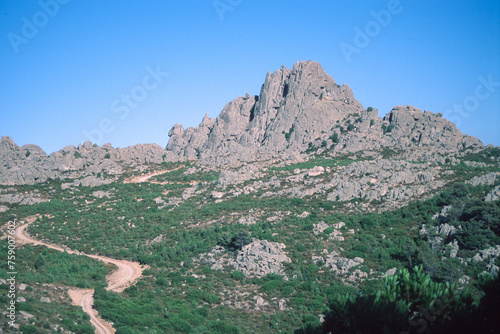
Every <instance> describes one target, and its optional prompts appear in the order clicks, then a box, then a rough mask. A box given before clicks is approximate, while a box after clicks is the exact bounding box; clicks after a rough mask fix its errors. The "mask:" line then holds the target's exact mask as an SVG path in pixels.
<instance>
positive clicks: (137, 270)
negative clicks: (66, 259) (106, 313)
mask: <svg viewBox="0 0 500 334" xmlns="http://www.w3.org/2000/svg"><path fill="white" fill-rule="evenodd" d="M28 225H29V223H27V224H24V225H21V226H19V227H18V228H17V229H16V234H15V236H16V240H17V241H18V242H20V243H30V244H33V245H43V246H46V247H48V248H52V249H55V250H58V251H61V252H64V251H66V252H68V253H69V254H79V255H85V256H88V257H91V258H94V259H97V260H100V261H102V262H104V263H111V264H114V265H115V266H117V267H118V269H117V270H116V271H114V272H113V273H111V274H110V275H108V276H107V277H106V281H107V282H108V287H107V288H106V290H108V291H115V292H122V291H123V290H124V289H125V288H127V287H128V286H129V285H130V284H132V283H133V282H134V281H136V280H137V279H138V278H139V277H141V275H142V271H143V270H144V269H145V268H143V267H141V265H140V264H139V263H137V262H131V261H125V260H116V259H112V258H109V257H106V256H100V255H93V254H85V253H82V252H77V251H74V250H71V249H65V248H63V247H60V246H57V245H52V244H49V243H46V242H42V241H38V240H36V239H33V238H32V237H30V236H29V235H28V234H27V233H26V228H27V227H28ZM68 294H69V296H70V297H71V299H72V300H73V302H74V303H75V304H76V305H80V306H81V307H82V308H83V311H84V312H86V313H87V314H88V315H89V316H90V322H91V323H92V325H93V326H94V327H95V329H96V331H95V332H96V333H98V334H110V333H115V329H114V328H113V327H112V326H111V324H109V323H107V322H106V321H104V320H103V319H101V318H99V316H98V314H97V311H96V310H95V309H93V305H94V298H93V294H94V290H92V289H71V290H69V291H68Z"/></svg>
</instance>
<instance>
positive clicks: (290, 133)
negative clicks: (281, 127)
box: [283, 126, 293, 142]
mask: <svg viewBox="0 0 500 334" xmlns="http://www.w3.org/2000/svg"><path fill="white" fill-rule="evenodd" d="M292 132H293V126H292V127H291V128H290V129H289V130H288V132H285V131H283V133H284V134H285V139H286V141H287V142H289V141H290V136H291V135H292Z"/></svg>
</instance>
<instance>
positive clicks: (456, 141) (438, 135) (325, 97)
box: [167, 61, 483, 165]
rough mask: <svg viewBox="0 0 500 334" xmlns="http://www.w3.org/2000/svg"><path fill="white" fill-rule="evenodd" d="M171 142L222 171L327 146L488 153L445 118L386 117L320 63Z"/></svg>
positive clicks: (272, 81) (287, 74)
mask: <svg viewBox="0 0 500 334" xmlns="http://www.w3.org/2000/svg"><path fill="white" fill-rule="evenodd" d="M169 136H170V141H169V142H168V145H167V150H169V151H172V152H174V153H176V154H179V155H181V156H184V157H187V158H190V159H192V158H200V159H202V160H205V161H207V162H210V163H216V164H219V165H224V164H234V163H235V162H241V161H255V160H259V159H269V158H270V157H281V158H285V157H287V156H290V155H293V156H298V155H299V153H300V152H304V151H306V150H307V149H310V148H315V147H316V148H318V147H320V146H321V145H323V146H325V144H326V146H328V147H332V146H334V150H335V151H337V152H338V153H350V152H358V151H362V150H378V149H383V148H391V149H397V150H403V151H404V153H405V157H407V158H409V159H415V160H417V159H422V160H429V159H436V158H437V156H436V153H444V154H449V153H458V152H459V151H460V150H463V149H467V148H469V149H479V148H482V147H483V145H482V143H481V142H480V141H479V140H478V139H477V138H474V137H471V136H467V135H465V136H464V135H463V134H462V133H461V132H460V131H459V130H458V129H457V128H456V126H455V125H454V124H453V123H451V122H450V121H448V120H446V119H444V118H443V117H442V114H440V113H437V114H434V113H432V112H429V111H426V112H422V111H421V110H420V109H418V108H415V107H413V106H397V107H394V109H393V110H392V111H391V112H389V113H388V114H387V115H386V116H385V117H384V118H383V119H382V118H380V117H379V116H378V111H377V109H372V108H369V110H367V109H365V108H363V106H362V105H361V104H360V103H359V102H358V101H357V100H356V99H355V98H354V96H353V93H352V91H351V89H350V88H349V86H347V85H343V86H340V85H338V84H336V83H335V81H334V80H333V78H332V77H330V76H329V75H328V74H326V72H325V71H324V70H323V69H322V68H321V66H320V65H319V64H318V63H316V62H313V61H303V62H297V63H296V64H295V65H294V66H293V69H291V70H290V69H288V68H286V67H284V66H282V67H281V68H280V69H279V70H278V71H276V72H274V73H272V74H271V73H268V74H267V76H266V78H265V81H264V84H263V85H262V89H261V91H260V94H259V95H258V96H249V95H248V94H247V95H246V96H243V97H238V98H236V99H235V100H233V101H231V102H229V103H228V104H227V105H226V106H225V107H224V109H223V110H222V112H221V113H220V115H219V116H218V117H217V118H216V119H213V118H209V117H208V115H205V118H204V119H203V121H202V122H201V123H200V125H199V126H198V127H196V128H188V129H186V130H184V128H183V127H182V125H180V124H176V125H175V126H174V127H173V128H172V130H170V132H169Z"/></svg>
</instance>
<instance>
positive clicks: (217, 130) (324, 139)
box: [0, 61, 483, 198]
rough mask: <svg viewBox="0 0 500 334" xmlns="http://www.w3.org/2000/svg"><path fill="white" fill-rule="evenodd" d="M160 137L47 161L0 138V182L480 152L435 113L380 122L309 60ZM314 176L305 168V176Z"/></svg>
mask: <svg viewBox="0 0 500 334" xmlns="http://www.w3.org/2000/svg"><path fill="white" fill-rule="evenodd" d="M168 135H169V137H170V140H169V142H168V144H167V146H166V148H165V149H163V148H161V147H160V146H158V145H156V144H144V145H135V146H131V147H127V148H122V149H121V148H118V149H117V148H113V147H111V145H110V144H106V145H103V146H100V147H98V146H96V145H92V144H91V143H90V142H85V143H84V144H81V145H78V146H77V147H74V146H67V147H65V148H63V149H62V150H60V151H58V152H54V153H52V154H50V155H47V154H46V153H45V152H44V151H43V150H42V149H41V148H40V147H38V146H36V145H25V146H23V147H19V146H17V145H16V144H15V143H14V142H13V141H12V139H11V138H9V137H2V140H1V141H0V184H4V185H5V184H6V185H16V184H35V183H41V182H45V181H46V180H48V179H49V178H52V179H67V178H70V179H77V178H81V177H84V176H89V175H92V174H97V173H105V174H109V175H119V174H121V173H123V171H124V169H127V168H129V167H137V166H138V165H139V166H140V165H141V164H159V163H162V162H165V161H177V160H182V159H201V162H202V163H204V164H205V165H209V166H212V165H214V164H215V165H216V166H218V167H226V166H230V167H237V168H240V167H241V166H242V165H243V164H244V163H246V162H252V163H255V162H260V163H261V166H263V165H272V164H275V163H277V162H280V161H295V162H298V161H302V160H303V159H304V158H306V157H307V155H308V154H310V153H311V152H314V151H317V150H325V149H329V150H330V151H331V152H332V153H333V154H334V155H341V154H345V153H353V152H361V151H367V150H371V151H381V150H383V149H391V150H396V151H398V152H399V154H400V155H401V157H403V158H405V159H407V160H421V161H438V162H443V163H444V162H445V159H444V157H443V156H444V155H457V154H459V153H461V152H463V151H464V150H465V149H469V150H479V149H481V148H483V145H482V143H481V142H480V141H479V140H478V139H477V138H474V137H471V136H467V135H463V134H462V133H461V132H460V131H459V130H458V129H457V128H456V126H455V125H454V124H453V123H451V122H449V121H448V120H446V119H444V118H443V117H442V115H441V114H439V113H437V114H434V113H432V112H428V111H425V112H422V111H421V110H420V109H417V108H415V107H412V106H397V107H395V108H394V109H393V110H392V111H390V112H389V113H388V114H387V115H386V116H385V117H384V118H380V117H379V115H378V111H377V109H374V108H367V109H365V108H364V107H363V106H362V105H361V103H359V102H358V101H357V100H356V99H355V98H354V95H353V93H352V91H351V89H350V88H349V86H348V85H345V84H344V85H342V86H341V85H338V84H337V83H336V82H335V80H334V79H333V78H332V77H331V76H329V75H328V74H327V73H326V72H325V71H324V70H323V68H322V67H321V66H320V65H319V64H318V63H317V62H314V61H301V62H297V63H296V64H295V65H294V66H293V68H292V69H288V68H286V67H284V66H282V67H281V68H280V69H279V70H277V71H275V72H274V73H270V72H269V73H267V75H266V78H265V80H264V84H263V85H262V88H261V90H260V94H259V95H258V96H250V95H249V94H248V93H247V94H246V95H245V96H241V97H238V98H236V99H234V100H233V101H231V102H229V103H228V104H227V105H226V106H225V107H224V108H223V110H222V111H221V113H220V114H219V116H217V118H215V119H214V118H210V117H209V116H208V114H207V115H205V117H204V118H203V120H202V122H201V123H200V124H199V126H198V127H189V128H187V129H184V127H183V126H182V125H180V124H176V125H174V127H173V128H172V129H171V130H170V132H169V133H168ZM261 166H259V167H261ZM247 172H253V171H252V170H250V169H249V170H239V171H238V170H236V171H232V172H231V171H228V172H226V174H223V175H222V176H221V179H220V183H219V185H221V186H225V185H228V184H236V183H240V182H243V181H245V180H246V177H247V175H248V173H247ZM321 173H323V171H322V170H317V171H311V172H310V174H311V175H310V176H314V175H319V174H321ZM396 195H397V194H396ZM341 197H342V196H341ZM347 197H349V195H348V194H347V195H346V198H347Z"/></svg>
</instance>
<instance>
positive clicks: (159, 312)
mask: <svg viewBox="0 0 500 334" xmlns="http://www.w3.org/2000/svg"><path fill="white" fill-rule="evenodd" d="M168 135H169V136H170V140H169V142H168V144H167V146H166V147H165V148H162V147H160V146H158V145H156V144H140V145H135V146H132V147H127V148H123V149H117V148H113V147H112V146H111V145H109V144H106V145H103V146H97V145H93V144H92V143H89V142H86V143H84V144H82V145H79V146H78V147H73V146H68V147H65V148H63V149H62V150H60V151H58V152H55V153H52V154H50V155H47V154H46V153H45V152H44V151H43V150H42V149H41V148H39V147H38V146H36V145H25V146H22V147H19V146H18V145H16V144H15V143H14V142H13V141H12V139H10V138H9V137H6V136H4V137H2V139H1V141H0V218H1V221H2V222H4V223H6V222H8V221H13V220H17V221H18V223H21V222H24V221H25V220H27V219H32V220H33V223H32V224H31V225H29V227H28V232H29V233H30V235H31V236H32V237H33V238H36V239H37V240H44V241H46V242H48V243H51V244H57V245H60V246H63V247H67V248H69V249H72V250H77V251H79V252H83V253H86V254H97V255H102V256H106V257H111V258H115V259H125V260H129V261H136V262H139V263H141V264H142V265H147V266H148V268H147V269H146V270H144V272H143V276H142V277H141V278H140V279H139V280H138V281H137V283H136V284H135V285H132V286H130V287H128V288H127V289H125V290H124V291H123V292H113V291H107V290H106V289H104V287H105V286H106V282H105V275H106V274H107V273H108V272H109V271H110V270H112V269H113V268H112V267H110V266H105V265H104V264H102V263H100V262H98V261H96V260H92V259H90V258H87V257H84V256H83V255H75V254H67V253H60V254H59V253H57V252H56V251H53V250H47V249H46V248H44V247H43V246H30V245H24V246H20V245H19V247H18V249H17V257H18V264H17V271H18V275H17V280H18V283H19V284H21V283H22V284H24V285H25V287H24V289H22V290H21V289H20V290H19V291H18V296H19V298H21V299H18V302H17V307H18V311H19V312H23V313H18V323H19V324H20V327H19V331H21V332H25V333H26V332H29V331H32V332H42V333H51V332H52V331H53V330H58V329H61V331H63V330H64V331H66V332H74V333H86V332H92V330H91V327H90V322H89V319H88V317H87V316H86V315H85V314H83V313H82V311H81V309H79V308H78V307H76V306H72V305H71V304H70V299H69V297H68V296H67V295H65V294H64V293H63V292H64V291H66V290H67V289H69V288H70V287H74V286H76V287H79V288H87V289H88V288H94V289H95V292H94V300H95V307H96V309H97V310H98V311H99V315H100V316H101V317H102V318H103V319H105V320H107V321H108V322H111V323H113V327H114V328H115V329H116V330H117V333H162V332H166V333H314V332H318V333H319V332H321V331H322V330H324V331H325V332H326V330H327V329H330V330H331V329H332V328H334V327H329V328H326V326H335V328H338V329H339V331H340V332H349V331H348V330H347V329H345V328H344V327H342V326H343V325H345V324H344V323H342V321H343V319H347V318H348V315H342V317H340V318H341V319H340V320H339V319H338V318H335V316H334V315H332V314H335V312H332V311H335V310H338V309H340V308H347V306H346V305H351V307H352V310H353V311H352V312H351V314H350V315H349V316H354V315H356V314H357V313H356V310H358V309H357V308H356V307H360V309H363V307H364V306H363V307H361V306H360V305H361V304H360V303H361V301H359V300H358V301H357V303H358V304H356V298H355V297H352V298H351V300H350V301H349V300H342V298H343V297H342V296H370V295H371V294H375V293H376V291H377V290H380V291H382V290H383V287H386V286H387V285H390V284H392V283H391V282H390V277H393V278H394V279H395V277H405V276H404V275H405V274H404V270H405V269H408V270H410V272H411V270H412V268H414V267H415V266H421V267H422V269H420V270H421V272H420V274H419V272H418V271H417V273H415V275H420V276H418V277H424V276H423V275H427V276H426V277H429V279H431V280H432V282H433V283H432V284H431V283H429V281H428V282H427V283H425V284H427V285H426V286H431V287H432V289H435V290H432V291H438V292H439V291H441V292H442V291H445V290H444V289H446V288H445V287H446V284H451V287H452V289H451V290H450V289H449V288H448V290H446V292H443V293H445V295H446V294H449V295H450V296H452V297H453V298H456V300H457V302H456V303H450V305H449V306H447V308H445V309H444V311H439V312H437V311H435V310H434V313H433V315H434V316H435V318H436V319H437V320H435V326H436V327H435V328H438V326H445V327H446V326H449V324H448V323H446V321H445V320H446V319H449V318H452V317H453V316H456V315H457V314H462V313H460V312H465V313H467V312H469V313H467V314H468V315H469V316H470V317H471V319H472V318H473V317H474V316H475V313H474V312H479V311H475V310H480V311H481V312H483V310H484V309H483V308H484V306H481V305H484V304H481V300H483V301H484V300H486V298H483V296H484V295H485V293H486V296H488V290H487V288H485V286H486V285H485V282H488V281H490V280H492V279H493V278H494V277H497V276H498V269H499V265H500V260H499V256H500V200H499V196H500V148H498V147H493V146H486V147H485V146H484V145H483V144H482V143H481V141H479V140H478V139H477V138H474V137H471V136H468V135H464V134H462V133H461V132H460V131H459V130H458V129H457V128H456V126H455V125H454V124H453V123H452V122H450V121H448V120H446V119H445V118H443V117H442V115H441V114H439V113H432V112H430V111H421V110H420V109H418V108H415V107H413V106H396V107H394V108H393V109H392V110H391V111H389V113H387V114H386V115H385V116H384V117H383V118H382V117H379V115H378V110H377V109H375V108H372V107H366V108H365V107H364V106H362V105H361V103H359V102H358V101H357V100H356V99H355V98H354V96H353V93H352V91H351V89H350V88H349V87H348V86H347V85H345V84H344V85H342V86H341V85H338V84H337V83H336V82H335V81H334V80H333V78H332V77H330V76H329V75H328V74H327V73H325V71H324V70H323V69H322V68H321V66H320V65H319V64H318V63H316V62H311V61H305V62H297V64H295V66H294V67H293V69H287V68H285V67H281V69H279V70H278V71H276V72H274V73H268V74H267V75H266V77H265V81H264V84H263V85H262V88H261V91H260V94H259V95H258V96H249V94H247V95H245V96H242V97H238V98H236V99H235V100H233V101H231V102H229V103H228V104H227V105H226V106H225V107H224V108H223V110H222V111H221V112H220V114H219V115H218V116H217V117H216V118H215V119H214V118H210V117H209V116H208V115H206V116H205V117H204V118H203V120H202V122H201V123H200V125H199V126H198V127H191V128H187V129H184V127H183V126H182V125H180V124H176V125H175V126H174V127H173V128H172V129H171V130H170V131H169V132H168ZM2 229H3V231H4V232H5V231H6V230H7V224H5V225H4V226H3V228H2ZM1 242H2V247H4V248H7V240H6V239H5V238H4V239H3V240H2V241H1ZM2 254H3V253H2ZM5 254H7V252H5ZM61 254H62V255H61ZM4 263H7V261H6V260H5V261H2V265H0V273H1V275H0V276H1V277H2V278H3V277H7V272H8V270H7V267H6V265H5V264H4ZM75 264H78V265H75ZM394 275H395V276H394ZM398 275H400V276H398ZM412 275H413V274H412ZM384 277H388V278H384ZM408 277H409V276H408ZM412 277H413V276H412ZM415 277H416V276H415ZM418 279H420V278H418ZM422 280H423V281H424V280H425V278H422ZM415 281H417V278H415ZM3 283H4V284H2V285H0V288H2V289H7V285H6V284H5V282H3ZM464 287H468V288H469V289H470V292H471V294H470V302H468V304H467V303H466V302H465V300H466V296H465V293H464V292H461V291H465V290H467V289H463V288H464ZM429 289H431V288H429ZM384 291H385V290H384ZM441 292H440V293H441ZM44 296H48V297H50V301H49V304H50V305H53V306H54V307H53V308H48V307H46V306H47V305H46V304H47V300H46V299H44V300H43V301H42V299H41V298H42V297H44ZM452 297H450V298H452ZM2 298H3V299H2V302H8V300H7V297H5V296H2ZM378 298H379V299H377V300H380V298H382V300H383V299H384V298H385V297H384V294H383V293H382V297H380V293H379V297H378ZM391 298H392V297H387V300H390V302H387V303H389V304H390V303H396V301H395V300H391ZM428 298H429V299H428V300H427V299H425V300H424V302H422V303H423V304H422V305H423V306H422V308H421V309H419V310H420V311H418V310H415V312H416V313H414V314H413V317H410V316H408V312H409V311H408V310H410V307H411V306H408V305H406V304H405V305H406V306H401V305H400V304H397V305H398V307H401V308H404V307H408V310H406V309H404V312H403V313H398V314H399V316H400V317H402V319H403V320H404V321H403V322H399V323H397V325H394V326H393V327H391V328H389V329H387V332H395V331H396V330H397V332H400V331H407V332H416V331H417V330H418V329H419V327H415V326H412V325H411V321H410V322H409V321H408V320H412V321H413V320H415V319H417V318H418V315H419V314H420V315H421V314H422V311H421V310H422V309H425V307H424V306H425V305H426V304H425V303H426V302H428V301H432V300H433V299H432V298H435V297H432V296H430V297H428ZM460 298H463V299H460ZM467 298H468V297H467ZM481 298H483V299H481ZM403 299H404V298H403ZM422 299H424V298H422ZM56 300H57V305H56ZM467 300H468V299H467ZM369 301H370V300H369V299H368V301H363V302H364V303H368V302H369ZM434 301H435V300H434ZM398 302H399V299H398ZM336 303H337V304H336ZM339 303H340V304H339ZM349 303H351V304H349ZM429 303H430V302H429ZM335 305H337V307H338V305H343V306H342V307H338V309H336V308H335V307H336V306H335ZM370 305H371V304H370ZM374 305H378V304H376V303H375V304H374ZM390 305H392V304H390ZM464 305H465V306H466V307H465V306H464ZM477 305H479V306H477ZM365 306H366V305H365ZM419 307H420V306H419ZM476 307H479V308H477V309H476ZM481 307H483V308H481ZM379 310H380V309H377V308H375V311H374V312H372V313H370V314H372V315H376V314H377V311H379ZM358 311H359V310H358ZM4 312H5V311H4ZM405 312H406V313H405ZM418 312H420V313H418ZM382 313H384V312H382ZM483 313H484V312H483ZM385 314H387V312H385ZM391 314H392V313H391ZM484 314H487V313H484ZM485 317H486V316H485ZM374 318H377V316H374ZM378 318H379V319H384V320H383V321H386V324H387V326H389V320H387V319H385V318H382V317H378ZM68 319H74V320H75V321H68ZM427 320H428V319H427ZM346 321H347V320H346ZM371 321H375V320H373V319H371ZM379 321H382V320H379ZM432 322H433V321H429V328H430V329H429V330H431V329H432V326H430V325H431V324H432ZM322 323H323V326H324V327H323V329H321V326H322V325H321V324H322ZM353 323H355V321H353V322H352V323H351V324H353ZM457 323H458V322H457ZM485 323H486V324H487V322H485ZM6 326H7V324H4V325H3V328H2V329H6V328H7V327H6ZM484 326H487V325H484ZM389 327H390V326H389ZM343 328H344V329H343ZM439 328H440V329H442V328H444V327H439ZM446 328H447V327H446ZM435 331H438V329H435ZM361 332H363V331H362V330H361ZM381 332H382V331H381ZM430 332H432V331H430Z"/></svg>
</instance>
